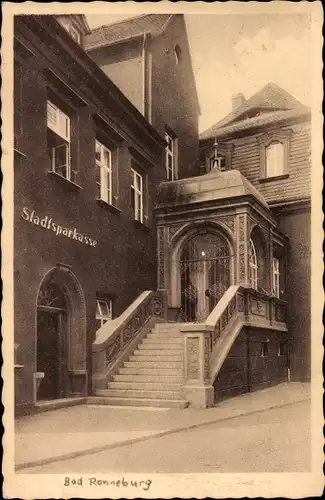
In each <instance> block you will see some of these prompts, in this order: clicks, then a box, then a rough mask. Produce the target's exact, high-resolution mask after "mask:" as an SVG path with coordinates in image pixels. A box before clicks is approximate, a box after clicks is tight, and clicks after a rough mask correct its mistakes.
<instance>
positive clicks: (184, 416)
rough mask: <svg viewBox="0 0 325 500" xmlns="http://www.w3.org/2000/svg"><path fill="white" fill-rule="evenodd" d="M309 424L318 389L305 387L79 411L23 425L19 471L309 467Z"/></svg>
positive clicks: (66, 410)
mask: <svg viewBox="0 0 325 500" xmlns="http://www.w3.org/2000/svg"><path fill="white" fill-rule="evenodd" d="M272 408H273V409H272ZM309 420H310V387H309V385H308V384H299V383H290V384H281V385H279V386H276V387H272V388H269V389H265V390H263V391H259V392H255V393H251V394H245V395H242V396H238V397H236V398H232V399H230V400H227V401H223V402H221V403H219V404H217V405H216V407H214V408H210V409H206V410H194V409H186V410H177V409H157V408H156V409H143V408H141V409H140V408H139V409H134V408H121V407H120V408H114V407H105V406H91V405H82V406H75V407H70V408H64V409H60V410H56V411H49V412H46V413H43V414H38V415H33V416H28V417H23V418H20V419H18V420H17V422H16V440H15V441H16V442H15V445H16V460H15V462H16V469H17V471H18V472H22V473H39V472H41V473H46V472H47V473H51V472H57V473H60V472H65V471H67V470H69V471H74V470H77V471H79V470H80V471H81V472H82V471H87V472H90V471H97V472H100V471H106V470H111V471H124V470H125V467H127V470H132V471H134V472H136V471H137V470H140V471H143V470H146V471H147V470H148V471H153V472H154V471H156V472H165V470H168V471H170V472H175V471H178V472H185V471H188V472H190V471H193V470H195V471H196V472H202V471H205V472H212V471H213V470H215V471H220V472H224V471H228V470H230V471H231V472H234V471H235V470H236V471H238V472H242V471H244V469H245V467H246V468H247V467H248V470H251V471H257V470H269V471H270V472H271V471H277V470H281V471H286V470H290V471H296V470H298V471H300V470H308V463H309V458H308V457H309V455H308V450H309V446H310V437H309V432H310V431H309V428H310V423H309ZM301 429H303V432H301ZM301 449H302V450H307V451H304V452H303V453H300V451H299V450H301ZM261 450H262V451H261ZM290 457H291V458H290ZM289 458H290V460H289ZM234 460H235V461H234ZM166 464H167V466H168V467H169V469H165V467H166ZM184 464H186V467H185V469H184ZM234 466H236V468H235V469H234ZM227 467H230V469H227ZM256 467H257V468H256ZM263 467H269V469H267V468H263ZM288 467H289V469H288ZM290 467H291V469H290ZM138 468H139V469H138ZM243 468H244V469H243ZM278 468H280V469H278Z"/></svg>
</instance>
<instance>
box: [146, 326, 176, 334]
mask: <svg viewBox="0 0 325 500" xmlns="http://www.w3.org/2000/svg"><path fill="white" fill-rule="evenodd" d="M152 332H154V333H159V334H160V335H181V331H180V329H179V327H175V326H171V327H165V328H162V327H161V326H160V325H155V328H154V329H153V330H152Z"/></svg>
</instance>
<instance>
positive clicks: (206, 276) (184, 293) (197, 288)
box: [180, 233, 231, 322]
mask: <svg viewBox="0 0 325 500" xmlns="http://www.w3.org/2000/svg"><path fill="white" fill-rule="evenodd" d="M180 270H181V316H182V320H183V321H188V322H195V321H198V322H200V321H204V320H205V319H206V318H207V316H208V315H209V314H210V312H211V311H212V310H213V308H214V307H215V306H216V305H217V303H218V302H219V300H220V299H221V297H222V295H223V294H224V293H225V291H226V290H227V289H228V287H229V286H230V283H231V255H230V249H229V245H228V243H227V241H226V239H225V238H224V237H223V236H221V235H220V234H212V233H211V234H209V233H207V234H199V235H196V236H194V237H193V238H191V239H190V240H189V241H188V242H187V243H186V244H185V246H184V248H183V251H182V253H181V261H180Z"/></svg>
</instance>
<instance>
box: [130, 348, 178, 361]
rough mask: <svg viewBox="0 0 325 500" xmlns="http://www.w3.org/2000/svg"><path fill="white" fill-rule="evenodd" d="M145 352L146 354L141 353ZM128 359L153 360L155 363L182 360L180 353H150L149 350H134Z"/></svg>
mask: <svg viewBox="0 0 325 500" xmlns="http://www.w3.org/2000/svg"><path fill="white" fill-rule="evenodd" d="M143 352H145V353H146V354H142V353H143ZM129 360H130V361H154V362H155V363H167V362H168V361H178V362H180V363H182V362H183V356H182V354H174V353H172V354H166V355H163V354H159V355H158V354H156V355H155V354H152V352H151V351H135V352H134V354H133V355H131V356H130V357H129Z"/></svg>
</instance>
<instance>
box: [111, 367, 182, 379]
mask: <svg viewBox="0 0 325 500" xmlns="http://www.w3.org/2000/svg"><path fill="white" fill-rule="evenodd" d="M134 364H135V367H127V368H126V367H124V368H120V369H119V374H118V375H115V377H124V376H126V377H134V376H135V375H139V376H147V375H149V376H150V377H159V378H160V377H162V378H164V377H166V378H167V377H168V378H169V377H180V378H182V376H183V370H182V367H180V366H181V365H178V367H180V368H178V369H177V368H169V367H168V366H166V365H162V366H161V367H157V365H156V363H155V366H153V367H152V368H150V367H149V368H142V367H139V366H138V364H137V363H134Z"/></svg>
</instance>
